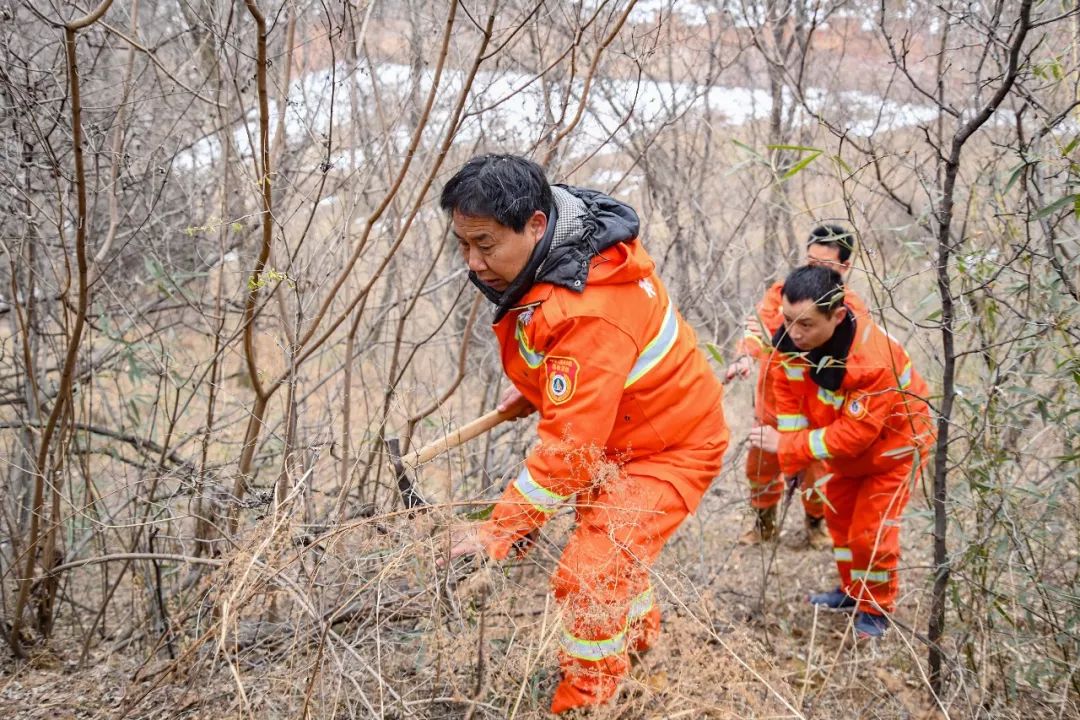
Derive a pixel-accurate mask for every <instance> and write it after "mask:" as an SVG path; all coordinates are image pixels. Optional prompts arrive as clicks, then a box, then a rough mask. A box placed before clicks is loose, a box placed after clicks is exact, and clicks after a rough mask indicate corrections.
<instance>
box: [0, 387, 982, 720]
mask: <svg viewBox="0 0 1080 720" xmlns="http://www.w3.org/2000/svg"><path fill="white" fill-rule="evenodd" d="M729 404H731V405H736V406H737V405H738V403H736V402H729ZM728 414H729V416H731V414H732V411H731V410H730V409H729V411H728ZM745 417H746V416H745V413H742V414H740V415H739V416H738V417H733V418H731V424H732V426H733V434H732V448H731V449H730V450H729V452H728V456H727V458H726V465H725V469H724V471H723V473H722V475H721V476H720V477H719V478H717V480H716V481H715V483H714V484H713V486H712V488H711V489H710V491H709V493H708V495H707V497H706V498H705V500H704V501H703V503H702V506H701V508H700V509H699V511H698V512H697V514H696V515H695V516H693V517H691V518H690V520H688V521H687V523H686V524H685V525H684V526H683V527H682V528H681V529H680V530H679V532H678V534H677V535H676V537H675V539H674V540H673V541H672V542H671V543H670V544H669V545H668V547H667V548H666V549H665V551H664V554H663V555H662V556H661V560H660V561H659V563H658V564H657V566H656V572H655V575H654V577H653V584H654V587H656V588H657V589H658V590H659V594H658V597H659V600H660V603H661V607H662V609H663V611H664V621H663V633H662V635H661V637H660V639H659V641H658V642H657V644H656V645H655V647H654V648H653V649H652V651H651V652H649V653H648V654H646V655H645V656H644V657H643V658H642V659H641V660H640V661H639V662H637V663H635V665H634V667H633V669H632V671H631V676H630V678H628V679H627V681H626V682H625V683H624V685H623V687H622V689H621V691H620V694H619V695H618V696H617V698H616V699H615V700H614V701H613V702H612V703H610V704H609V705H607V706H605V707H603V708H601V709H596V710H593V711H591V712H589V713H588V714H582V716H583V717H589V718H596V719H597V720H601V719H609V718H610V719H615V718H627V719H629V718H680V717H685V718H700V717H709V718H750V717H754V718H775V717H808V718H809V717H818V718H853V717H858V718H914V719H921V718H937V717H945V714H942V713H940V711H939V710H938V709H937V707H936V704H935V703H934V702H933V699H932V696H931V694H930V692H929V690H928V686H927V682H926V678H925V676H924V668H925V661H926V649H925V646H924V644H922V643H921V642H919V641H918V640H917V639H916V634H917V633H924V632H925V627H926V616H927V601H926V600H927V598H928V587H929V583H928V582H927V573H926V570H925V568H926V567H927V566H928V565H929V562H928V560H929V556H930V555H929V549H930V542H929V540H930V535H929V515H928V513H927V512H926V503H925V499H924V497H922V496H921V495H920V493H916V494H915V496H914V497H913V500H912V502H911V505H910V506H909V511H908V516H907V518H906V519H905V526H904V531H903V545H904V549H905V550H904V553H905V554H904V560H903V563H904V567H905V570H904V573H903V575H902V587H901V593H902V597H901V599H900V606H899V610H898V612H897V614H896V620H897V622H898V626H897V627H893V628H892V630H891V631H890V632H889V634H888V635H887V636H886V637H885V638H884V639H882V640H879V641H856V640H855V639H854V638H853V633H852V631H851V626H850V617H849V616H848V615H844V614H836V613H827V612H815V611H814V610H813V609H811V607H810V606H809V605H808V604H807V603H806V600H805V598H806V595H807V594H808V593H809V592H811V591H814V590H820V589H829V588H831V587H833V586H835V584H836V575H835V568H834V565H833V562H832V558H831V552H830V551H828V550H813V549H808V548H804V547H801V545H802V542H801V540H802V508H801V506H800V504H799V502H798V499H797V497H796V498H795V500H794V501H793V502H792V503H791V505H790V507H789V509H788V512H787V513H786V517H785V523H784V527H783V533H782V536H781V538H780V540H779V542H777V543H773V544H768V545H763V546H758V547H744V546H740V545H739V544H738V543H737V538H738V536H739V535H740V534H741V533H742V532H743V531H744V530H745V529H746V528H747V527H749V525H750V511H749V508H748V504H747V499H746V489H745V484H744V482H745V481H744V480H743V478H742V471H741V468H742V463H743V457H744V453H745V447H744V444H743V443H742V442H741V438H742V437H743V434H744V433H745V427H744V426H745V425H746V424H747V423H745V422H742V420H743V419H744V418H745ZM429 517H431V516H429ZM434 522H435V521H434V519H430V520H425V521H422V522H416V521H408V520H405V519H401V520H398V521H396V523H395V524H394V525H393V527H392V528H390V530H389V531H388V530H387V528H386V527H383V528H381V529H380V530H379V532H377V533H372V532H367V533H361V532H359V531H357V532H356V533H354V534H355V535H357V537H356V538H351V537H350V535H349V534H348V533H343V534H342V535H341V536H339V537H338V538H337V539H336V540H335V541H334V542H332V543H329V542H328V543H327V544H326V547H325V548H324V550H325V552H326V553H327V555H328V556H333V557H334V558H335V559H336V560H339V561H341V564H340V565H339V566H338V567H339V568H346V567H348V564H347V562H346V561H347V560H349V559H350V558H359V557H368V555H370V552H371V550H372V547H373V545H375V546H377V545H379V544H380V543H381V544H382V545H383V547H381V548H377V550H379V551H385V552H390V551H391V550H392V551H393V552H392V553H391V554H389V555H387V554H385V553H384V554H383V555H380V556H379V557H381V558H382V560H380V564H379V566H378V567H379V569H378V570H377V572H376V573H375V574H374V575H372V574H370V573H369V574H368V575H367V576H365V577H368V578H371V577H374V576H376V575H377V576H379V577H380V578H382V580H380V582H385V583H386V584H385V592H380V594H379V598H378V600H377V601H376V602H377V603H382V605H380V607H385V608H386V609H385V610H382V611H379V610H377V611H376V612H375V617H376V620H375V622H368V621H363V622H359V623H358V624H356V625H354V626H346V627H344V628H339V629H338V630H337V632H338V633H339V634H338V637H339V638H342V640H341V643H342V645H341V646H340V647H338V648H337V650H335V651H334V652H333V653H330V652H329V651H328V652H327V654H326V659H325V660H324V659H323V654H322V653H321V652H320V651H319V650H320V649H319V648H317V647H316V645H317V643H307V644H305V643H304V642H300V641H299V640H297V641H295V642H293V641H290V642H288V643H285V644H284V647H283V646H282V644H281V643H277V644H274V643H266V644H264V645H260V644H258V643H255V644H249V646H248V647H247V648H246V649H245V650H244V651H243V652H242V653H234V654H233V655H232V656H230V654H229V653H228V652H227V643H222V644H216V643H206V644H205V645H203V646H202V647H201V648H195V646H196V645H197V644H198V643H191V644H190V645H189V644H186V642H183V641H182V642H179V643H178V647H176V648H165V647H162V648H160V649H159V650H158V651H157V652H148V651H147V647H148V643H146V642H143V643H141V644H136V643H133V644H132V645H130V646H129V648H128V649H123V648H122V643H120V642H117V638H116V637H113V636H110V638H112V642H111V643H105V642H102V643H100V645H99V646H97V647H96V648H92V649H91V650H90V652H89V655H88V662H86V663H84V664H82V665H80V662H79V658H80V651H81V647H80V646H81V642H82V641H81V638H82V637H84V635H85V628H80V627H76V626H70V625H66V624H65V623H64V621H63V620H64V619H63V618H61V622H60V623H59V625H58V631H57V634H56V635H55V636H54V637H53V639H52V640H51V642H50V643H49V645H48V649H45V650H41V649H38V650H37V651H36V653H37V654H35V655H34V656H33V657H32V658H31V659H30V660H29V661H27V662H24V663H22V664H20V665H18V666H16V665H15V664H14V662H13V661H12V660H10V659H4V660H3V661H2V662H0V673H2V675H0V717H4V718H22V719H26V720H31V719H33V720H44V719H46V718H49V719H65V720H66V719H68V718H118V717H128V718H218V717H255V718H263V717H266V718H277V717H298V718H299V717H311V718H323V717H326V718H330V717H334V718H337V717H342V718H344V717H372V716H382V717H420V718H442V717H445V718H455V717H469V718H501V717H511V716H513V717H519V718H539V717H547V716H548V715H547V705H548V702H549V699H550V695H551V691H552V690H553V687H554V684H555V683H556V681H557V677H558V675H557V664H556V654H555V650H554V648H555V644H556V643H555V634H554V632H553V629H554V628H557V622H554V620H553V608H552V605H551V603H550V596H549V594H548V593H547V588H548V580H547V578H548V575H549V573H550V570H551V568H552V567H553V566H554V563H555V561H556V559H557V556H558V549H559V547H560V546H561V543H562V540H563V539H564V538H565V534H566V533H567V531H568V530H569V527H570V522H571V520H570V516H569V514H568V513H563V514H561V515H560V516H559V517H558V518H556V519H555V520H554V521H553V522H552V523H550V526H549V530H548V531H547V532H546V533H545V536H544V537H543V538H542V539H541V541H540V543H539V544H538V546H537V547H536V548H535V549H534V550H533V552H532V553H530V555H529V557H528V559H527V560H525V561H519V562H518V563H517V564H515V565H513V566H512V567H509V568H502V569H492V568H489V569H487V570H484V571H482V572H481V573H478V574H477V575H475V576H473V577H472V578H469V579H468V580H466V581H465V582H463V583H462V584H461V586H460V587H459V588H458V590H457V592H456V593H455V595H456V597H457V601H458V602H459V603H460V605H459V609H458V610H457V611H455V612H454V613H445V614H444V613H442V611H441V610H440V607H441V605H442V603H441V601H440V600H439V594H438V593H436V592H435V591H434V590H432V589H431V586H432V585H433V584H432V583H430V582H428V583H427V586H426V588H425V591H424V592H421V593H414V594H413V595H412V596H408V595H407V593H405V592H403V591H402V588H407V587H409V586H410V585H411V586H413V587H415V586H417V585H418V584H419V585H420V586H422V587H423V586H424V580H423V578H424V577H427V578H430V577H431V574H430V569H428V570H425V569H424V568H430V563H426V560H425V559H424V558H423V557H422V555H423V553H424V552H425V548H428V550H427V552H428V553H429V554H430V547H431V546H432V545H433V543H431V542H430V537H431V525H432V524H433V523H434ZM360 535H363V537H359V536H360ZM425 538H427V540H428V541H427V543H426V545H425V543H424V542H423V541H424V539H425ZM365 553H367V555H365ZM322 567H324V570H323V571H322V574H321V575H320V576H319V577H320V578H323V579H325V580H327V582H324V583H321V584H320V583H319V582H315V581H314V580H313V581H312V583H311V585H310V586H308V588H307V590H308V593H309V595H308V597H315V594H318V593H322V594H326V593H328V592H329V590H328V589H327V590H319V588H330V587H331V585H333V584H334V583H332V582H329V581H330V580H334V582H336V583H337V585H338V586H340V587H338V588H337V590H338V591H339V592H340V591H343V590H344V591H347V592H351V591H352V589H353V588H352V587H351V586H353V585H357V584H363V583H361V582H360V581H355V582H353V581H349V580H348V579H347V576H344V575H343V576H341V577H336V576H334V575H333V571H332V569H331V563H325V564H324V565H323V566H322ZM316 572H317V571H313V570H310V569H309V573H310V574H311V576H312V577H314V576H315V574H316ZM424 572H428V573H429V574H428V575H426V576H425V575H424ZM216 574H220V573H210V577H211V578H213V577H214V576H215V575H216ZM342 578H345V579H342ZM418 578H419V579H418ZM217 582H218V583H219V585H220V588H227V587H228V586H229V580H227V579H223V578H218V580H217ZM347 592H346V594H347ZM395 593H398V595H395ZM224 596H225V593H223V594H222V597H224ZM418 596H419V597H418ZM394 597H402V598H409V597H411V599H407V600H403V601H402V603H403V604H404V606H410V607H412V608H413V610H412V611H408V612H405V611H402V610H400V609H398V610H394V609H393V608H394V607H395V605H394V603H395V602H396V601H395V600H394ZM312 602H313V603H314V602H317V601H312ZM88 604H90V603H89V601H88ZM481 610H482V611H481ZM380 612H383V613H385V614H384V615H382V616H380V615H379V613H380ZM440 615H441V617H440ZM125 621H128V622H130V618H112V619H111V620H110V622H111V624H112V625H113V626H114V627H117V628H119V627H122V626H123V624H124V622H125ZM291 627H294V628H296V627H300V623H299V622H297V623H294V624H293V625H292V626H291ZM80 631H81V632H80ZM299 635H300V633H297V634H296V636H297V637H299ZM120 639H122V637H120ZM187 642H190V640H188V641H187ZM211 645H214V647H211ZM134 647H139V648H140V649H139V650H138V651H135V650H133V649H131V648H134ZM108 648H112V650H109V649H108ZM350 648H351V649H350ZM166 651H168V652H166ZM169 652H171V653H172V654H174V655H179V656H180V657H181V659H182V661H173V660H171V659H170V657H169V654H168V653H169ZM331 661H332V662H333V664H332V665H331ZM320 662H322V665H320ZM315 667H320V668H321V672H319V673H317V677H316V678H314V679H313V677H312V668H315ZM960 704H961V705H964V706H965V707H966V703H965V702H964V701H962V700H961V701H960ZM970 714H971V713H969V712H968V711H966V710H965V711H963V712H960V711H959V710H956V709H955V708H954V709H953V710H951V711H950V712H949V716H950V717H964V716H968V715H970Z"/></svg>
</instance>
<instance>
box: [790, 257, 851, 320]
mask: <svg viewBox="0 0 1080 720" xmlns="http://www.w3.org/2000/svg"><path fill="white" fill-rule="evenodd" d="M781 293H782V294H783V296H784V297H785V298H787V301H788V302H789V303H798V302H802V301H804V300H812V301H813V302H814V305H816V306H817V308H818V310H820V311H821V312H823V313H826V314H828V313H829V312H832V311H833V310H834V309H836V308H837V307H839V306H840V305H842V304H843V302H844V281H843V280H842V279H841V278H840V273H838V272H836V271H835V270H833V269H831V268H827V267H821V266H817V267H811V266H809V265H804V266H803V267H800V268H796V269H794V270H792V271H791V274H790V275H788V276H787V279H786V280H784V288H783V290H781Z"/></svg>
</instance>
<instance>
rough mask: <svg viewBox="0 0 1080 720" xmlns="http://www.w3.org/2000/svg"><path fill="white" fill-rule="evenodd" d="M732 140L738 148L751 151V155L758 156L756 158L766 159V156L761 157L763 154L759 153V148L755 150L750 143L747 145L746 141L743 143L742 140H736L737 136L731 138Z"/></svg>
mask: <svg viewBox="0 0 1080 720" xmlns="http://www.w3.org/2000/svg"><path fill="white" fill-rule="evenodd" d="M731 142H733V143H734V144H735V147H737V148H741V149H742V150H745V151H746V152H748V153H750V154H751V155H753V156H754V157H756V158H757V159H758V160H764V158H762V157H761V155H760V154H759V153H758V151H757V150H755V149H754V148H752V147H750V146H749V145H747V144H746V143H742V142H739V141H738V140H736V139H735V138H732V139H731Z"/></svg>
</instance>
